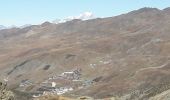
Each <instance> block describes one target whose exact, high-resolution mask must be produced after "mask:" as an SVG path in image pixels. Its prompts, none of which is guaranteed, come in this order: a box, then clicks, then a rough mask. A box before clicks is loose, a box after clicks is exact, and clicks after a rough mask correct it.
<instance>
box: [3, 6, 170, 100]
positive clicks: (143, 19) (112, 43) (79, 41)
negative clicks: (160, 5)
mask: <svg viewBox="0 0 170 100" xmlns="http://www.w3.org/2000/svg"><path fill="white" fill-rule="evenodd" d="M169 32H170V8H166V9H163V10H159V9H156V8H142V9H139V10H136V11H132V12H129V13H127V14H123V15H119V16H115V17H109V18H98V19H92V20H86V21H81V20H78V19H75V20H72V21H69V22H66V23H60V24H52V23H49V22H45V23H43V24H42V25H34V26H29V27H26V28H22V29H20V28H12V29H5V30H1V31H0V73H1V74H0V79H1V80H4V81H6V82H8V84H9V86H10V89H13V90H16V91H20V92H24V93H25V92H26V93H29V94H32V95H33V96H34V97H37V96H39V95H41V94H43V93H44V94H45V93H47V92H50V93H52V94H58V95H61V94H63V95H65V96H69V97H79V96H83V95H86V96H90V97H93V98H109V97H119V98H122V99H125V100H147V99H148V98H150V97H153V96H155V95H157V94H160V93H162V92H163V91H166V90H168V89H169V88H170V79H169V77H170V73H169V71H170V53H169V52H170V34H169ZM44 91H45V92H44Z"/></svg>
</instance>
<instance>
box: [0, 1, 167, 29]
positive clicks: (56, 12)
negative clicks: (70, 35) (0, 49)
mask: <svg viewBox="0 0 170 100" xmlns="http://www.w3.org/2000/svg"><path fill="white" fill-rule="evenodd" d="M142 7H156V8H160V9H163V8H166V7H170V0H1V1H0V25H5V26H10V25H19V26H20V25H23V24H38V23H42V22H44V21H52V20H55V19H63V18H66V17H68V16H74V15H79V14H80V13H83V12H87V11H88V12H92V13H93V14H94V15H95V16H98V17H109V16H115V15H119V14H122V13H126V12H129V11H132V10H135V9H139V8H142Z"/></svg>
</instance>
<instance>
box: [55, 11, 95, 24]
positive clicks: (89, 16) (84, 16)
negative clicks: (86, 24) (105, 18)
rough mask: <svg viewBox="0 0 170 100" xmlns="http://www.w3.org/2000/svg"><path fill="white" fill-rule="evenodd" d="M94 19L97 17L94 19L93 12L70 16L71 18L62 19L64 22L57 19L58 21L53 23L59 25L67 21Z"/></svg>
mask: <svg viewBox="0 0 170 100" xmlns="http://www.w3.org/2000/svg"><path fill="white" fill-rule="evenodd" d="M93 18H95V17H94V15H93V13H92V12H84V13H82V14H80V15H78V16H69V17H67V18H65V19H62V20H60V19H57V20H55V21H53V23H56V24H58V23H64V22H67V21H71V20H74V19H81V20H89V19H93Z"/></svg>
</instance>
